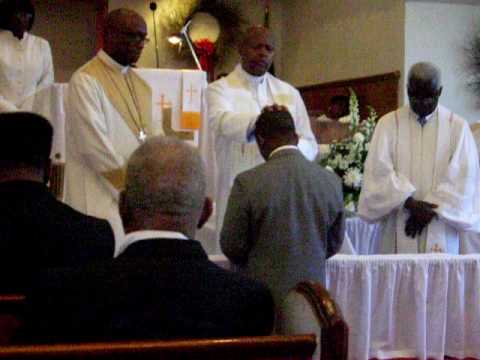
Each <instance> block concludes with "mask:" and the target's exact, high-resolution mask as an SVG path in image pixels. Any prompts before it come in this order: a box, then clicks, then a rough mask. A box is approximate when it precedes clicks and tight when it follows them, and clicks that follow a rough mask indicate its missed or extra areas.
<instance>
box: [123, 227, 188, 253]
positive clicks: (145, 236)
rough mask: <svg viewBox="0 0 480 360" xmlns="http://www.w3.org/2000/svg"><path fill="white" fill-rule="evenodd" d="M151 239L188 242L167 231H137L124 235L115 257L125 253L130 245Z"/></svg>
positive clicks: (174, 232) (181, 235) (185, 238)
mask: <svg viewBox="0 0 480 360" xmlns="http://www.w3.org/2000/svg"><path fill="white" fill-rule="evenodd" d="M151 239H162V240H165V239H176V240H189V239H188V237H187V236H186V235H184V234H182V233H180V232H177V231H167V230H139V231H134V232H131V233H128V234H127V235H125V240H124V242H123V243H122V246H121V248H120V249H119V250H118V251H117V255H116V256H118V255H120V254H121V253H123V252H124V251H125V249H126V248H127V247H129V246H130V245H132V244H134V243H136V242H138V241H142V240H151ZM166 241H168V240H166Z"/></svg>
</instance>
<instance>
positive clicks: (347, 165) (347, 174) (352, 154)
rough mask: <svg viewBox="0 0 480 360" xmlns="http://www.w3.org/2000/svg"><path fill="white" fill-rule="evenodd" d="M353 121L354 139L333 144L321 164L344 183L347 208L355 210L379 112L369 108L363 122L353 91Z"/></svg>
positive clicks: (351, 116) (351, 95)
mask: <svg viewBox="0 0 480 360" xmlns="http://www.w3.org/2000/svg"><path fill="white" fill-rule="evenodd" d="M349 108H350V115H349V118H350V122H349V130H350V134H351V136H349V137H347V138H346V139H343V140H341V141H339V142H334V143H333V144H330V152H329V153H328V155H326V156H325V157H324V158H323V159H322V160H321V161H320V163H321V164H322V165H323V166H324V167H325V168H326V169H327V170H330V171H333V172H335V173H336V174H337V175H338V176H339V177H340V179H342V183H343V195H344V202H345V208H346V209H347V210H349V211H352V212H354V211H356V207H357V203H358V198H359V197H360V190H361V188H362V180H363V166H364V163H365V160H366V158H367V153H368V147H369V144H370V140H371V139H372V135H373V131H374V130H375V125H376V120H377V113H376V112H375V110H374V109H373V108H371V107H370V108H369V115H368V117H367V118H366V119H365V120H363V121H361V120H360V112H359V108H358V99H357V96H356V94H355V92H354V91H353V90H351V89H350V104H349Z"/></svg>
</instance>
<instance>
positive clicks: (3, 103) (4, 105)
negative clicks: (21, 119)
mask: <svg viewBox="0 0 480 360" xmlns="http://www.w3.org/2000/svg"><path fill="white" fill-rule="evenodd" d="M18 110H19V109H18V108H17V107H16V106H15V104H14V103H12V102H11V101H8V100H7V99H5V98H4V97H3V96H2V95H0V112H12V111H18Z"/></svg>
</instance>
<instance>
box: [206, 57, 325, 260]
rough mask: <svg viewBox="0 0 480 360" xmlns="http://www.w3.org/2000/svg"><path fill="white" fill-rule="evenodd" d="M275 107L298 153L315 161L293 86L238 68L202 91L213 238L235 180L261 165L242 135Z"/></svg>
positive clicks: (314, 148) (313, 142)
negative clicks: (211, 155) (211, 161)
mask: <svg viewBox="0 0 480 360" xmlns="http://www.w3.org/2000/svg"><path fill="white" fill-rule="evenodd" d="M274 103H276V104H279V105H285V106H287V107H288V109H289V111H290V112H291V114H292V116H293V119H294V120H295V126H296V130H297V134H298V135H299V137H300V141H299V149H300V151H301V152H302V153H303V154H304V155H305V156H306V157H307V158H308V159H309V160H313V159H315V156H316V155H317V152H318V145H317V142H316V139H315V136H314V135H313V133H312V129H311V127H310V119H309V117H308V114H307V110H306V108H305V104H304V103H303V100H302V98H301V96H300V93H299V92H298V90H297V89H295V88H294V87H293V86H291V85H289V84H287V83H286V82H284V81H281V80H279V79H277V78H276V77H274V76H272V75H271V74H269V73H267V74H265V75H264V76H260V77H256V76H252V75H250V74H248V73H247V72H246V71H244V70H243V69H242V67H241V65H237V66H236V68H235V70H234V71H233V72H231V73H230V74H229V75H228V76H226V77H224V78H221V79H220V80H218V81H215V82H214V83H212V84H210V85H209V87H208V88H207V108H208V121H209V124H210V128H211V130H212V132H213V134H214V138H215V156H216V164H217V182H216V198H215V204H216V207H215V209H216V231H217V234H218V233H219V232H220V230H221V227H222V223H223V217H224V214H225V210H226V205H227V200H228V196H229V194H230V189H231V187H232V185H233V180H234V179H235V176H237V175H238V174H239V173H241V172H243V171H245V170H248V169H251V168H252V167H254V166H256V165H258V164H260V163H262V162H263V161H264V160H263V158H262V157H261V155H260V152H259V150H258V147H257V144H256V142H255V139H254V138H253V137H248V138H247V132H248V130H251V129H252V127H253V125H254V123H255V120H256V118H257V117H258V115H259V114H260V111H261V110H262V108H263V107H265V106H267V105H272V104H274ZM218 251H219V252H220V250H219V249H218Z"/></svg>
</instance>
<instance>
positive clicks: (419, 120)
mask: <svg viewBox="0 0 480 360" xmlns="http://www.w3.org/2000/svg"><path fill="white" fill-rule="evenodd" d="M417 121H418V123H419V124H420V125H421V126H422V127H423V125H425V124H426V123H427V118H426V117H425V116H419V117H418V119H417Z"/></svg>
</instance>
